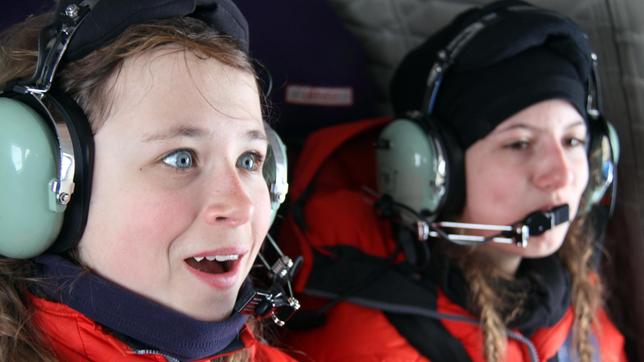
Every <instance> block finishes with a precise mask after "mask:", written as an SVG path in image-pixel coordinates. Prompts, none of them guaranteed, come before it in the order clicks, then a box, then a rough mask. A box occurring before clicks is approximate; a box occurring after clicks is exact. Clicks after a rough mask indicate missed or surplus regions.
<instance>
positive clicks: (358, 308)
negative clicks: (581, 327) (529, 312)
mask: <svg viewBox="0 0 644 362" xmlns="http://www.w3.org/2000/svg"><path fill="white" fill-rule="evenodd" d="M388 121H389V119H387V118H380V119H374V120H364V121H360V122H355V123H350V124H343V125H340V126H335V127H331V128H327V129H323V130H320V131H318V132H316V133H314V134H313V135H311V137H310V138H309V139H308V140H307V143H306V144H305V146H304V148H303V150H302V152H301V156H300V157H301V160H300V163H299V164H298V165H297V167H296V169H295V172H294V175H296V177H295V179H294V181H293V182H292V185H291V191H290V193H289V197H291V201H292V207H291V210H294V209H296V208H297V206H296V205H298V204H299V205H300V206H303V207H302V208H301V209H300V210H295V212H292V213H291V214H290V215H289V216H288V217H287V219H286V221H285V223H284V224H283V227H282V230H281V235H280V242H281V243H282V245H284V247H285V248H286V249H287V250H288V253H291V254H293V255H297V254H300V255H304V257H305V263H304V265H303V267H302V270H301V272H300V275H299V277H298V279H297V280H296V289H297V291H299V292H300V293H302V294H303V296H302V299H301V300H302V302H303V303H302V305H303V308H309V309H315V308H316V307H319V306H320V305H321V304H323V303H325V302H328V300H324V299H320V298H315V296H316V293H315V292H312V291H311V290H312V289H311V287H310V284H311V279H312V277H314V276H315V273H316V270H317V269H315V266H316V255H332V253H333V251H332V250H335V249H333V248H335V247H337V246H338V245H349V246H351V247H353V248H356V249H357V250H359V251H360V252H362V253H364V254H365V255H369V256H374V257H380V258H386V257H387V256H389V255H390V254H391V253H392V252H393V251H394V250H395V248H396V242H395V240H393V239H392V237H391V235H392V232H391V226H390V225H389V224H388V223H387V222H386V221H383V219H379V218H378V217H377V215H376V214H375V211H374V207H373V205H372V202H373V199H371V200H370V198H369V196H368V194H369V193H368V192H364V189H365V187H366V188H367V189H369V188H370V189H373V190H375V189H376V185H375V179H376V177H375V169H374V165H375V159H374V152H373V151H372V150H373V147H371V145H373V144H374V140H375V137H376V136H377V134H378V133H379V130H380V129H381V127H382V125H384V124H386V123H387V122H388ZM331 225H332V226H331ZM318 260H319V258H318ZM394 292H395V291H394ZM312 296H313V297H312ZM317 296H318V297H319V296H320V294H317ZM307 298H308V299H307ZM307 302H308V303H307ZM434 302H435V311H437V312H440V313H444V314H449V315H452V316H462V317H467V318H471V320H472V321H474V323H472V322H471V321H470V322H463V321H455V320H449V319H442V318H439V319H440V324H441V325H442V327H443V328H444V329H445V330H446V331H447V333H448V336H449V338H453V339H455V340H456V341H458V342H460V345H462V348H463V349H464V351H465V352H466V354H467V356H468V357H469V359H470V360H472V361H484V360H485V359H484V357H483V348H482V347H483V344H482V335H481V332H480V328H479V327H478V324H477V322H476V320H475V319H474V316H472V315H471V314H470V313H469V312H468V311H467V310H465V309H463V308H461V307H460V306H459V305H457V304H455V303H454V302H452V301H450V300H449V299H448V298H447V297H446V295H445V294H444V293H443V292H442V291H440V290H439V291H438V292H437V294H436V298H435V301H434ZM597 320H598V328H596V329H595V331H594V332H595V336H596V338H597V345H598V346H599V348H600V350H601V361H615V362H618V361H625V360H626V358H625V355H624V346H623V337H622V336H621V334H620V333H619V331H618V330H617V329H616V328H615V326H614V325H613V324H612V323H611V322H610V320H609V319H608V318H607V316H606V314H605V313H604V311H603V310H600V311H599V313H598V315H597ZM572 322H573V311H572V309H571V308H568V310H567V311H566V312H565V314H564V316H563V317H562V318H561V319H560V320H559V322H557V323H556V324H555V325H553V326H550V327H546V328H542V329H539V330H537V331H536V332H535V333H534V334H533V335H532V337H531V340H530V342H528V343H524V342H521V341H519V340H517V339H511V338H509V339H508V343H507V359H506V360H507V361H513V362H514V361H530V355H529V345H530V344H531V345H532V346H534V348H535V349H536V353H537V355H538V360H539V361H547V360H548V359H550V358H552V357H553V356H554V355H556V354H557V353H558V352H559V351H560V350H561V349H562V346H563V345H564V343H565V342H566V339H567V338H568V337H569V335H570V331H571V327H572ZM515 332H516V331H515ZM519 337H522V336H519ZM444 342H445V341H443V340H435V341H432V343H436V344H442V343H444ZM287 343H288V344H289V345H290V346H291V347H293V348H294V349H295V350H299V351H301V354H298V359H300V360H307V358H309V359H310V360H311V361H347V362H348V361H392V362H393V361H428V360H429V359H428V357H426V356H424V355H422V354H421V353H420V352H419V351H417V350H416V349H415V348H414V347H413V346H412V345H411V344H410V343H409V342H408V340H407V339H406V338H405V337H404V336H403V335H402V334H401V333H399V331H398V329H397V328H396V327H395V326H394V325H393V324H392V323H391V320H390V319H389V318H388V317H387V315H386V314H385V313H384V312H382V311H381V310H379V309H377V308H368V307H366V306H363V305H358V304H355V303H350V302H347V301H341V302H339V303H337V304H336V305H334V306H333V307H332V308H330V309H329V310H328V311H327V313H326V319H325V322H324V323H323V324H322V325H321V326H320V327H317V328H312V329H308V330H297V331H292V332H290V333H289V335H288V336H287ZM303 356H307V357H303Z"/></svg>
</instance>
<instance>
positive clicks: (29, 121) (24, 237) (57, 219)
mask: <svg viewBox="0 0 644 362" xmlns="http://www.w3.org/2000/svg"><path fill="white" fill-rule="evenodd" d="M0 129H2V132H0V178H1V179H2V188H0V205H2V206H1V207H2V208H4V210H3V211H1V212H0V254H2V255H4V256H7V257H12V258H30V257H33V256H36V255H38V254H40V253H42V252H43V251H45V250H46V249H47V248H48V247H49V246H50V245H51V244H52V243H53V242H54V240H55V239H56V237H57V236H58V234H59V231H60V229H61V226H62V224H63V213H64V211H65V208H64V207H62V206H60V205H58V204H57V202H56V198H55V194H54V193H53V192H52V191H51V184H52V182H53V181H54V180H55V179H56V178H57V169H58V166H57V161H58V160H57V157H56V154H57V147H58V141H57V139H56V136H55V135H54V132H53V130H52V129H51V128H50V127H49V126H48V122H47V121H45V120H43V118H42V116H41V114H40V113H39V112H37V111H36V110H35V109H34V108H32V107H31V106H30V105H27V104H25V103H23V102H21V101H19V100H17V99H12V98H7V97H0Z"/></svg>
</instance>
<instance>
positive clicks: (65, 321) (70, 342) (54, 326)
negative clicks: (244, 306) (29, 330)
mask: <svg viewBox="0 0 644 362" xmlns="http://www.w3.org/2000/svg"><path fill="white" fill-rule="evenodd" d="M31 301H32V303H33V305H34V309H35V312H34V315H33V320H34V323H36V325H37V326H38V328H39V329H40V330H41V331H42V333H43V335H44V336H45V338H46V339H47V342H49V344H50V345H49V346H50V348H51V349H52V350H53V352H54V353H55V354H56V357H58V359H59V360H60V361H65V362H87V361H101V362H103V361H105V362H108V361H109V362H126V361H128V362H131V361H140V362H144V361H148V362H152V361H154V362H167V361H168V359H167V358H165V357H164V356H163V355H161V354H154V353H152V354H136V353H135V351H133V350H132V349H130V347H128V346H127V345H126V344H125V343H124V342H122V341H120V340H119V339H117V338H115V337H114V336H112V335H111V334H109V333H107V332H106V331H104V330H103V328H102V327H101V326H100V325H98V324H96V323H95V322H93V321H92V320H90V319H89V318H87V317H85V316H84V315H82V314H80V313H79V312H77V311H75V310H73V309H71V308H69V307H68V306H66V305H64V304H59V303H55V302H50V301H48V300H45V299H41V298H37V297H32V298H31ZM240 333H241V340H242V342H243V343H244V345H245V347H246V349H247V350H248V351H249V352H250V355H251V356H252V357H251V359H250V360H251V361H262V362H263V361H267V362H271V361H275V362H278V361H279V362H288V361H295V360H294V359H292V358H291V357H289V356H288V355H286V354H284V353H282V352H281V351H279V350H277V349H275V348H272V347H270V346H267V345H265V344H263V343H261V342H259V341H258V340H257V339H255V337H254V336H253V334H252V333H251V332H250V330H248V329H247V328H244V329H243V330H242V331H241V332H240ZM233 353H234V352H233ZM214 357H221V356H213V357H212V358H214ZM209 360H210V359H204V360H202V361H203V362H205V361H209ZM202 361H199V362H202Z"/></svg>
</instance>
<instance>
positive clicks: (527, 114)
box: [493, 99, 586, 133]
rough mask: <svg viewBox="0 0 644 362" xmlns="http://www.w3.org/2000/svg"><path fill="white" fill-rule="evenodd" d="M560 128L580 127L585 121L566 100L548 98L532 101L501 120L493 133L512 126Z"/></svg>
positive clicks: (546, 128) (544, 128) (538, 128)
mask: <svg viewBox="0 0 644 362" xmlns="http://www.w3.org/2000/svg"><path fill="white" fill-rule="evenodd" d="M522 127H524V128H530V129H536V130H562V129H569V128H576V127H581V128H583V129H585V127H586V123H585V121H584V118H583V117H582V115H581V114H580V113H579V112H578V111H577V109H576V108H575V107H574V106H573V105H572V104H570V103H569V102H568V101H565V100H561V99H550V100H545V101H541V102H537V103H534V104H532V105H530V106H528V107H526V108H524V109H522V110H521V111H519V112H517V113H515V114H514V115H512V116H510V117H508V118H507V119H506V120H504V121H503V122H501V123H500V124H499V125H498V126H497V127H496V128H495V129H494V131H493V133H499V132H504V131H506V130H509V129H514V128H522Z"/></svg>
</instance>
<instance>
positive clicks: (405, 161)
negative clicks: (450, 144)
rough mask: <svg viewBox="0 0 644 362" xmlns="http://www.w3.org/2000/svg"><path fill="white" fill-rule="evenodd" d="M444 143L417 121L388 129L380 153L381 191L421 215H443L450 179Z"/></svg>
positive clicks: (379, 144)
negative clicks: (441, 210) (441, 212)
mask: <svg viewBox="0 0 644 362" xmlns="http://www.w3.org/2000/svg"><path fill="white" fill-rule="evenodd" d="M441 142H442V140H441V139H440V136H439V135H438V134H436V133H435V132H433V131H429V132H428V130H427V128H426V127H424V126H423V125H422V124H421V123H420V122H419V121H418V120H416V119H414V118H410V119H398V120H395V121H393V122H392V123H391V124H389V125H388V126H387V127H385V128H384V129H383V130H382V132H381V133H380V136H379V139H378V142H377V150H376V172H377V184H378V190H379V191H380V192H381V193H382V194H387V195H389V196H391V197H392V198H393V199H394V200H395V201H396V202H399V203H402V204H404V205H406V206H408V207H411V208H412V209H413V210H415V211H417V212H419V213H424V214H428V216H430V215H436V214H437V213H439V211H440V208H441V206H442V205H443V204H444V202H445V198H446V194H447V193H448V188H449V185H448V181H449V177H450V176H449V165H448V164H447V160H446V159H445V156H444V152H443V150H444V148H443V146H442V143H441Z"/></svg>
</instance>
